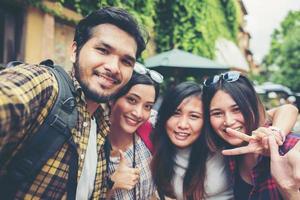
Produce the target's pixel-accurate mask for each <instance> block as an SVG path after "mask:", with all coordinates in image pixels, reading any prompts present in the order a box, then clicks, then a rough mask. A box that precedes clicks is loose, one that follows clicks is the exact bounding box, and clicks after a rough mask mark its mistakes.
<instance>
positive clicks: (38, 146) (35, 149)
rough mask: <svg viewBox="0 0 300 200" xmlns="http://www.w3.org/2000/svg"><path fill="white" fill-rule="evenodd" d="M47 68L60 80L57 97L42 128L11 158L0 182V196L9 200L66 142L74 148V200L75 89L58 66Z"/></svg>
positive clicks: (72, 183)
mask: <svg viewBox="0 0 300 200" xmlns="http://www.w3.org/2000/svg"><path fill="white" fill-rule="evenodd" d="M47 67H48V69H49V70H50V71H51V72H52V73H53V74H54V75H55V77H56V79H57V81H58V86H59V92H58V96H57V99H56V101H55V103H54V105H53V107H52V109H51V111H50V112H49V114H48V116H47V117H46V119H45V121H44V122H43V124H42V125H41V127H40V128H39V129H38V131H37V132H36V133H35V134H34V135H33V136H32V137H30V138H29V139H28V140H27V141H26V142H25V143H26V144H25V145H24V146H23V147H22V148H21V150H20V151H19V152H18V153H17V154H16V155H15V156H14V157H13V158H12V160H11V162H10V163H9V165H8V173H7V175H6V176H5V177H3V178H1V180H0V193H1V196H2V194H5V195H7V198H8V199H11V198H13V197H14V195H15V193H16V191H17V190H18V188H19V187H20V186H21V184H22V183H24V182H32V181H34V179H35V177H36V175H37V174H38V172H39V171H40V170H41V168H42V166H43V165H44V164H45V163H46V162H47V160H48V159H49V158H50V157H51V156H53V155H54V154H55V153H57V151H58V150H59V149H60V148H61V147H62V146H63V144H65V143H66V142H69V143H70V144H71V146H72V147H73V148H72V149H73V152H72V155H73V156H72V159H71V162H72V165H74V166H70V173H69V180H68V199H74V197H75V194H76V184H77V183H76V181H77V159H78V155H77V151H76V145H75V143H74V142H73V140H72V134H71V129H72V128H74V127H75V125H76V123H77V118H78V111H77V109H76V100H75V98H74V93H75V88H74V85H73V83H72V81H71V79H70V77H69V75H68V74H67V73H66V72H65V70H64V69H63V68H61V67H60V66H57V65H48V66H47ZM1 191H4V192H1Z"/></svg>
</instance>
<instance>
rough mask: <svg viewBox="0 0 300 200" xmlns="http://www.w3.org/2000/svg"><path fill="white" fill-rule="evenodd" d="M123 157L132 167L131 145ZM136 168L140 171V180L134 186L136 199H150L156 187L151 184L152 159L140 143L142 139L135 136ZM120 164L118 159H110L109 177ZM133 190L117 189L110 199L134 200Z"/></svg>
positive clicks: (147, 150)
mask: <svg viewBox="0 0 300 200" xmlns="http://www.w3.org/2000/svg"><path fill="white" fill-rule="evenodd" d="M124 156H125V158H126V160H127V162H128V164H129V166H130V167H132V165H131V164H132V162H133V145H131V146H130V147H129V148H128V149H127V150H126V151H125V152H124ZM135 156H136V160H135V161H136V167H137V168H139V169H140V170H141V173H140V178H139V181H138V183H137V184H136V185H135V188H136V199H145V200H146V199H151V198H152V197H153V195H154V194H155V191H156V187H155V185H154V182H153V178H152V174H151V170H150V162H151V159H152V154H151V152H150V151H149V149H148V148H147V146H146V145H145V143H144V142H143V141H142V139H141V138H140V137H139V136H138V135H136V152H135ZM119 163H120V158H119V157H110V161H109V164H108V174H109V176H111V175H112V174H113V173H114V172H115V171H116V169H117V167H118V166H119ZM134 195H135V194H134V190H133V189H132V190H123V189H117V190H115V191H114V193H113V197H112V199H120V200H122V199H134Z"/></svg>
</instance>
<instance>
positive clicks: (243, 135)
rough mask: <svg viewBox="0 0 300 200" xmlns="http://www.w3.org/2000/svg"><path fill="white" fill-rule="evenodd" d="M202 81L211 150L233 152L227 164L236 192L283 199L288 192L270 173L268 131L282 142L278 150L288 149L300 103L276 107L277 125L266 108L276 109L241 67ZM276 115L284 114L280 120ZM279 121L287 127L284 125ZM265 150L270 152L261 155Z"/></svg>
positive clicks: (251, 197) (245, 196)
mask: <svg viewBox="0 0 300 200" xmlns="http://www.w3.org/2000/svg"><path fill="white" fill-rule="evenodd" d="M204 86H205V87H204V90H203V102H204V103H203V104H204V109H205V111H204V112H205V125H206V126H205V136H206V139H207V141H208V145H209V147H210V150H211V151H212V152H219V151H221V150H223V151H222V152H223V154H224V155H230V157H227V159H226V161H227V163H226V165H227V167H228V169H229V171H230V174H231V177H232V178H231V183H232V184H233V189H234V198H235V199H249V200H257V199H272V200H280V199H283V197H282V194H285V195H286V192H284V193H283V192H282V190H280V188H279V187H278V186H276V180H275V179H274V178H273V177H272V174H271V169H270V157H269V156H270V154H269V151H268V150H269V146H268V137H269V136H274V142H275V143H276V145H280V146H281V147H280V148H279V149H280V151H279V152H280V153H281V154H285V153H287V152H288V151H289V149H290V148H292V147H293V146H294V145H295V144H296V142H297V141H298V140H299V138H297V137H296V136H293V135H292V134H290V135H288V136H287V137H286V139H285V136H286V135H287V134H288V133H289V131H290V129H291V128H292V127H293V125H294V122H295V120H296V117H297V114H298V111H297V109H296V108H295V107H294V106H289V105H288V107H283V108H284V109H286V110H285V112H282V113H281V114H279V115H278V111H280V110H279V109H282V108H278V109H277V111H276V112H277V124H275V120H273V122H274V123H273V126H276V127H273V126H270V120H268V114H271V115H273V116H274V118H275V116H276V115H274V112H275V111H271V112H270V111H269V112H268V113H267V112H266V111H265V110H264V107H263V105H262V103H261V101H260V99H259V97H258V95H257V94H256V92H255V90H254V88H253V86H252V84H251V82H250V80H249V79H248V78H247V77H245V76H244V75H242V74H240V73H238V72H227V73H224V74H221V75H216V76H213V77H210V78H208V79H207V80H206V81H205V82H204ZM290 108H291V110H290V111H289V109H290ZM287 113H288V115H287ZM294 114H295V115H294ZM279 116H280V117H279ZM278 117H279V118H281V120H280V121H279V123H278ZM279 125H280V128H281V129H282V130H283V129H284V130H285V131H281V129H280V128H278V126H279ZM268 126H269V127H268ZM265 144H266V145H265ZM234 147H236V148H234ZM231 148H234V149H231ZM224 149H225V150H224ZM277 151H278V148H277ZM266 154H267V155H268V156H263V155H266ZM271 164H272V163H271ZM280 181H283V180H280ZM279 185H283V184H279ZM286 188H288V186H287V187H286Z"/></svg>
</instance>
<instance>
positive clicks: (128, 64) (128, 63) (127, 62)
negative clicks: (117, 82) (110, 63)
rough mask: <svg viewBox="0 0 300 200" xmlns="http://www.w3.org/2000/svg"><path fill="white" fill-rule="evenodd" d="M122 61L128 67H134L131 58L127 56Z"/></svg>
mask: <svg viewBox="0 0 300 200" xmlns="http://www.w3.org/2000/svg"><path fill="white" fill-rule="evenodd" d="M122 63H123V65H125V66H127V67H133V66H134V62H133V61H132V60H130V59H127V58H123V59H122Z"/></svg>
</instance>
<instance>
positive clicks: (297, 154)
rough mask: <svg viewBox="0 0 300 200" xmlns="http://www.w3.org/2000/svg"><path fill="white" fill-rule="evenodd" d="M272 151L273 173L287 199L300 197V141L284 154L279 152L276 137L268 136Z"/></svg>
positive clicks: (291, 199) (293, 199)
mask: <svg viewBox="0 0 300 200" xmlns="http://www.w3.org/2000/svg"><path fill="white" fill-rule="evenodd" d="M268 143H269V148H270V152H271V161H270V162H271V163H270V165H271V175H272V177H273V178H274V180H275V182H276V183H277V187H278V189H279V191H280V193H281V195H282V196H283V197H284V199H285V200H298V199H300V192H299V188H300V171H299V169H300V142H299V141H298V142H297V144H296V145H295V146H294V147H293V148H292V149H291V150H290V151H289V152H287V153H286V154H285V155H284V156H280V155H279V153H278V144H277V143H276V141H275V138H274V137H272V136H270V137H269V138H268Z"/></svg>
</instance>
